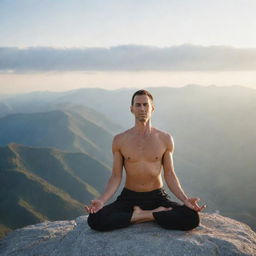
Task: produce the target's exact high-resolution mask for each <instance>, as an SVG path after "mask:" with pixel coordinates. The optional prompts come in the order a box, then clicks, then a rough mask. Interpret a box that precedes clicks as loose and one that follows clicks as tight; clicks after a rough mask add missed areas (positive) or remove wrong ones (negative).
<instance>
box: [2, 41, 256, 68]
mask: <svg viewBox="0 0 256 256" xmlns="http://www.w3.org/2000/svg"><path fill="white" fill-rule="evenodd" d="M90 70H95V71H97V70H98V71H147V70H148V71H153V70H154V71H238V70H239V71H241V70H247V71H250V70H256V48H232V47H224V46H209V47H204V46H195V45H180V46H173V47H165V48H159V47H151V46H140V45H121V46H115V47H110V48H52V47H29V48H16V47H0V72H9V73H10V72H14V73H27V72H44V71H90Z"/></svg>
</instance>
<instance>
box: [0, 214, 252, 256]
mask: <svg viewBox="0 0 256 256" xmlns="http://www.w3.org/2000/svg"><path fill="white" fill-rule="evenodd" d="M200 216H201V224H200V226H199V227H197V228H196V229H194V230H192V231H174V230H165V229H162V228H161V227H159V226H158V225H157V224H156V223H153V222H150V223H141V224H135V225H131V226H129V227H128V228H124V229H119V230H115V231H108V232H98V231H94V230H91V229H90V227H88V225H87V221H86V220H87V216H81V217H78V218H77V219H76V220H72V221H55V222H44V223H40V224H36V225H31V226H27V227H25V228H21V229H18V230H15V231H13V232H11V233H9V234H8V235H7V236H6V237H5V238H4V239H2V240H1V241H0V255H1V256H32V255H33V256H82V255H83V256H94V255H95V256H108V255H109V256H110V255H111V256H114V255H139V256H142V255H154V256H157V255H161V256H164V255H171V256H176V255H177V256H182V255H189V256H193V255H195V256H200V255H203V256H206V255H207V256H211V255H224V256H229V255H230V256H235V255H256V233H255V232H253V231H252V230H251V228H250V227H249V226H247V225H245V224H243V223H241V222H238V221H235V220H233V219H230V218H227V217H223V216H221V215H218V214H209V213H200Z"/></svg>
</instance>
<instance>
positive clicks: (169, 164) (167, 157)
mask: <svg viewBox="0 0 256 256" xmlns="http://www.w3.org/2000/svg"><path fill="white" fill-rule="evenodd" d="M166 136H167V140H166V143H167V148H166V151H165V153H164V155H163V160H162V164H163V168H164V179H165V181H166V184H167V185H168V188H169V189H170V190H171V192H172V193H173V194H174V195H175V196H176V197H177V198H178V199H180V200H181V201H182V202H184V201H185V200H186V199H188V197H187V196H186V194H185V192H184V191H183V189H182V187H181V184H180V181H179V179H178V177H177V175H176V173H175V171H174V166H173V157H172V154H173V151H174V142H173V139H172V136H170V135H169V134H167V135H166Z"/></svg>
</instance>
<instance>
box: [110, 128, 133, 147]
mask: <svg viewBox="0 0 256 256" xmlns="http://www.w3.org/2000/svg"><path fill="white" fill-rule="evenodd" d="M128 133H129V130H126V131H124V132H121V133H118V134H116V135H115V136H114V138H113V143H112V148H113V151H115V150H116V149H120V147H121V145H122V142H123V141H124V139H125V138H126V136H127V134H128ZM114 149H115V150H114Z"/></svg>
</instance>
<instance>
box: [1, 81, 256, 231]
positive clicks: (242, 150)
mask: <svg viewBox="0 0 256 256" xmlns="http://www.w3.org/2000/svg"><path fill="white" fill-rule="evenodd" d="M146 89H148V90H149V91H150V92H151V93H152V94H153V96H154V103H155V111H154V113H153V115H152V125H153V126H154V127H157V128H159V129H161V130H165V131H167V132H169V133H170V134H171V135H172V136H173V138H174V143H175V151H174V165H175V171H176V173H177V175H178V177H179V178H180V181H181V183H182V186H183V188H184V189H185V191H186V192H187V193H188V194H189V195H191V196H198V197H200V198H201V199H202V201H204V202H205V203H207V210H208V211H218V212H220V213H221V214H222V215H226V216H229V217H232V218H235V219H238V220H240V221H243V222H245V223H247V224H249V225H250V226H251V227H252V228H254V229H256V217H255V216H256V206H255V204H253V203H252V202H253V201H254V198H253V195H254V194H256V187H255V184H254V181H255V180H256V172H255V166H256V158H255V152H256V129H255V120H256V90H254V89H249V88H245V87H239V86H232V87H216V86H208V87H203V86H198V85H189V86H186V87H182V88H168V87H162V88H159V87H158V88H157V87H155V88H146ZM134 91H135V89H131V90H115V91H108V90H104V89H98V88H93V89H92V88H90V89H89V88H88V89H79V90H73V91H69V92H65V93H62V94H59V95H58V94H55V95H54V96H51V97H53V98H52V99H50V98H49V95H46V94H44V95H45V96H42V95H43V94H42V95H41V96H40V97H45V98H47V99H48V103H47V104H44V111H46V110H47V109H48V110H49V107H51V108H52V107H56V108H57V107H58V106H61V108H62V107H63V106H64V107H65V106H67V107H68V108H69V107H71V106H75V105H78V106H79V108H82V107H85V108H90V109H94V110H95V112H97V113H99V112H100V113H101V114H102V116H104V117H105V118H106V120H110V122H112V123H116V124H118V125H119V126H122V127H124V128H123V130H124V129H127V128H129V127H131V126H132V125H133V122H134V120H133V118H134V117H133V116H132V114H131V113H130V110H129V106H130V100H131V97H132V94H133V93H134ZM17 97H18V96H16V98H15V99H14V98H13V99H12V100H11V99H10V98H9V99H7V98H5V99H4V101H1V102H2V103H4V104H6V105H7V106H9V107H13V106H17V104H16V105H15V102H16V100H17ZM21 97H22V98H23V101H22V104H21V103H20V105H19V107H20V110H24V111H25V110H29V109H30V111H33V108H32V107H31V106H32V105H33V104H32V103H33V102H36V101H37V100H38V101H39V96H38V95H34V96H33V97H34V98H33V97H30V101H28V102H30V103H28V102H27V103H26V101H25V100H24V99H25V98H26V95H22V96H21ZM45 101H46V100H45ZM29 106H30V107H29ZM41 110H42V109H41ZM0 111H1V110H0ZM16 111H17V108H16ZM61 111H62V112H63V113H65V110H64V111H63V110H61ZM93 116H94V115H93ZM95 116H96V114H95ZM87 117H88V115H87ZM98 120H100V118H99V119H98ZM91 121H93V120H91ZM93 122H94V121H93ZM104 124H105V121H103V122H102V123H101V124H100V126H101V127H103V128H104V129H105V130H107V131H109V130H110V129H111V128H107V127H105V126H103V125H104ZM1 126H2V125H1ZM1 126H0V129H1ZM119 129H120V130H121V128H117V129H116V131H119ZM109 133H110V131H109ZM85 134H86V132H85ZM0 135H1V133H0ZM71 141H72V140H71ZM107 151H108V152H109V148H108V149H107ZM107 151H106V152H107ZM99 160H100V159H99Z"/></svg>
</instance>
